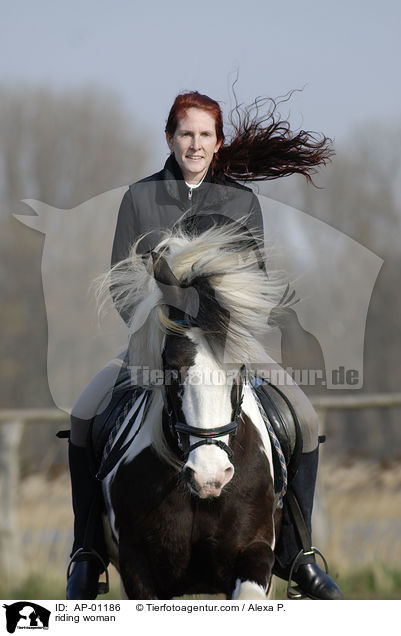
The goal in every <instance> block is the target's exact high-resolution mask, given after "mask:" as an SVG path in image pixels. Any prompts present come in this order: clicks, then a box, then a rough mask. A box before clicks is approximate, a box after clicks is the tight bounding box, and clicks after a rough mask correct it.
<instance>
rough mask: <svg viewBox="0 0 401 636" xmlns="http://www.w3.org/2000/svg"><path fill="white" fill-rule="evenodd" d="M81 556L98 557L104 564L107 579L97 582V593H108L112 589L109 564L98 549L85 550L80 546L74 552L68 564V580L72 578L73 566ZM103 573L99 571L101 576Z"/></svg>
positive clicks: (101, 563) (102, 564)
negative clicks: (107, 564)
mask: <svg viewBox="0 0 401 636" xmlns="http://www.w3.org/2000/svg"><path fill="white" fill-rule="evenodd" d="M80 557H89V558H95V559H97V561H98V562H99V563H100V565H101V566H102V568H103V570H104V573H105V577H106V580H105V581H99V582H98V584H97V593H98V594H107V593H108V592H109V590H110V585H109V572H108V570H107V566H106V564H105V562H104V560H103V558H102V557H101V556H100V554H99V553H98V552H96V550H93V548H92V549H90V550H85V548H78V550H76V551H75V552H74V554H73V555H72V557H71V560H70V562H69V564H68V568H67V581H68V579H69V578H70V575H71V568H72V566H73V564H74V563H75V562H76V561H78V559H79V558H80ZM100 574H101V573H99V576H100Z"/></svg>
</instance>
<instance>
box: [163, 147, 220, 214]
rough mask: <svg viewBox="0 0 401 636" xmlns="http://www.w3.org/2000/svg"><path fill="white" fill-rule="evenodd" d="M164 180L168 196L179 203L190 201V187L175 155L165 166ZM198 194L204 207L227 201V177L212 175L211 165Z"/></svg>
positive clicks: (218, 174)
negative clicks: (215, 185)
mask: <svg viewBox="0 0 401 636" xmlns="http://www.w3.org/2000/svg"><path fill="white" fill-rule="evenodd" d="M162 178H163V181H164V186H165V188H166V190H167V192H168V194H169V195H170V196H171V197H172V198H173V199H175V200H176V201H179V202H183V201H187V200H188V186H187V185H186V183H185V181H184V177H183V174H182V172H181V168H180V166H179V165H178V163H177V161H176V158H175V157H174V155H173V154H171V155H170V156H169V157H168V159H167V161H166V163H165V164H164V168H163V170H162ZM214 184H217V185H218V186H219V187H217V188H216V187H213V186H214ZM224 186H225V187H224ZM197 192H198V194H199V195H200V196H201V197H202V199H203V202H202V207H208V206H213V205H215V204H216V203H218V202H219V201H224V200H226V199H227V198H228V193H227V186H226V179H225V175H224V174H223V173H217V174H214V175H212V166H211V165H210V166H209V169H208V171H207V173H206V175H205V178H204V180H203V182H202V183H201V185H200V186H199V188H198V189H197Z"/></svg>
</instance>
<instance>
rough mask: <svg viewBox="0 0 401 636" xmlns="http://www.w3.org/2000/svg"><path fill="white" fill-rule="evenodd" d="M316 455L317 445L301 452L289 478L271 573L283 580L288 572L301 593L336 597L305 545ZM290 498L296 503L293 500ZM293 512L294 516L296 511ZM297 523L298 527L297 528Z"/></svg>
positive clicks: (308, 542)
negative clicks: (298, 518) (296, 518)
mask: <svg viewBox="0 0 401 636" xmlns="http://www.w3.org/2000/svg"><path fill="white" fill-rule="evenodd" d="M318 458H319V449H318V448H316V450H314V451H312V452H310V453H303V454H302V455H301V459H300V462H299V467H298V471H297V473H296V475H295V477H294V479H293V480H292V482H291V489H292V500H291V501H290V500H289V498H290V497H291V493H288V494H287V495H286V496H285V497H284V506H283V516H282V522H281V528H280V535H279V540H278V543H277V546H276V550H275V563H274V568H273V574H275V575H276V576H279V577H280V578H282V579H284V580H287V581H288V580H289V578H290V576H291V579H292V581H294V582H295V583H297V584H298V586H299V590H300V592H301V594H302V595H303V596H307V597H309V598H313V599H325V600H336V599H341V598H342V594H341V591H340V588H339V587H338V586H337V584H336V583H335V582H334V581H333V580H332V578H331V577H330V576H329V575H328V574H327V573H326V572H324V571H323V570H322V569H321V568H320V567H319V565H318V564H317V563H316V559H315V554H314V553H313V552H311V551H310V550H308V549H307V548H308V546H309V547H310V546H311V536H312V524H311V519H312V508H313V497H314V493H315V485H316V476H317V465H318ZM294 499H295V500H296V502H297V503H296V502H295V503H294ZM297 504H298V505H297ZM294 508H295V509H297V508H299V510H300V512H301V513H302V517H303V520H304V522H305V524H304V527H302V526H303V524H302V522H301V523H299V522H297V523H296V522H295V518H294V513H293V510H294ZM295 515H296V516H298V514H297V512H295ZM298 526H299V530H297V527H298ZM291 569H292V572H291Z"/></svg>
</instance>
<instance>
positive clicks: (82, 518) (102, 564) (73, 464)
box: [67, 442, 108, 600]
mask: <svg viewBox="0 0 401 636" xmlns="http://www.w3.org/2000/svg"><path fill="white" fill-rule="evenodd" d="M68 457H69V464H70V473H71V487H72V506H73V509H74V515H75V519H74V544H73V548H72V552H71V555H70V556H71V562H70V566H69V568H68V572H67V576H68V579H67V599H71V600H72V599H82V600H86V599H95V598H96V597H97V595H98V592H99V587H98V581H99V576H100V574H101V573H102V572H104V571H105V569H106V567H107V565H108V559H107V556H106V555H107V550H106V545H105V540H104V534H103V525H102V519H101V506H102V504H101V502H102V498H101V486H100V482H99V481H98V480H97V479H95V477H94V476H93V475H92V473H91V472H90V469H89V462H88V454H87V450H86V448H84V447H81V446H76V445H75V444H71V442H70V443H69V445H68ZM89 521H90V523H88V522H89ZM70 570H72V571H71V573H70Z"/></svg>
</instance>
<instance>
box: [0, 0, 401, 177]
mask: <svg viewBox="0 0 401 636" xmlns="http://www.w3.org/2000/svg"><path fill="white" fill-rule="evenodd" d="M0 5H1V26H0V43H1V44H0V47H1V55H0V78H1V82H2V83H3V84H7V83H10V82H11V83H25V82H29V83H30V84H37V83H41V84H45V85H50V86H52V87H54V88H57V89H60V88H61V89H65V88H67V89H68V87H72V86H88V85H94V86H101V87H104V88H106V89H107V90H110V91H112V92H113V93H114V94H115V95H116V96H117V98H118V99H120V100H121V102H122V104H123V105H124V107H125V108H126V109H127V111H128V113H129V114H130V115H132V117H133V120H134V121H136V122H138V125H139V126H141V127H142V128H143V127H145V128H147V129H148V130H149V133H150V136H149V144H150V145H151V148H150V153H151V156H152V157H154V161H155V168H158V167H159V164H160V161H161V159H164V157H165V156H166V154H167V149H166V147H165V144H164V140H163V130H164V125H165V120H166V117H167V113H168V110H169V107H170V105H171V102H172V100H173V99H174V97H175V95H176V94H177V93H178V92H180V91H182V90H186V89H190V90H191V89H196V90H199V91H200V92H204V93H207V94H208V95H210V96H211V97H213V98H215V99H217V100H219V101H220V102H221V103H222V106H223V109H224V111H225V112H227V111H228V110H229V107H230V103H231V102H230V99H231V98H230V85H231V84H232V82H233V80H234V78H235V75H236V72H237V70H238V72H239V81H238V85H237V92H238V96H239V99H240V100H241V101H245V102H250V101H252V100H253V99H254V98H255V97H256V96H258V95H267V96H273V97H277V96H279V95H283V94H285V93H287V92H288V91H289V90H290V89H297V88H303V92H302V93H299V94H296V95H294V97H293V99H292V101H291V112H290V113H289V112H288V110H287V111H286V110H285V109H284V110H283V111H282V112H283V114H285V115H288V114H290V117H291V122H292V124H293V126H294V127H303V128H305V129H308V130H317V131H322V132H324V133H325V134H327V135H328V136H331V137H334V138H335V139H337V140H339V139H342V138H344V137H345V136H346V135H349V134H350V131H351V130H352V128H353V126H354V124H355V123H358V122H361V121H370V120H378V119H384V120H386V121H392V120H394V119H395V118H398V119H399V120H401V82H400V80H399V66H400V64H399V63H400V59H401V38H400V26H401V20H400V18H401V3H400V2H399V1H398V0H382V1H381V2H377V0H374V1H373V0H348V1H347V0H337V1H336V2H333V1H331V0H330V1H327V0H303V2H299V0H287V1H285V2H278V1H277V0H275V1H274V2H273V1H271V0H247V1H246V2H238V1H236V0H202V2H188V1H182V0H170V1H169V2H154V1H152V0H150V1H147V2H146V1H145V0H143V1H141V2H138V1H136V0H113V1H106V0H68V2H67V1H64V2H63V1H54V0H35V1H34V2H33V1H30V0H13V1H12V2H11V1H10V0H6V1H4V0H1V2H0ZM161 153H162V157H160V154H161Z"/></svg>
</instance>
